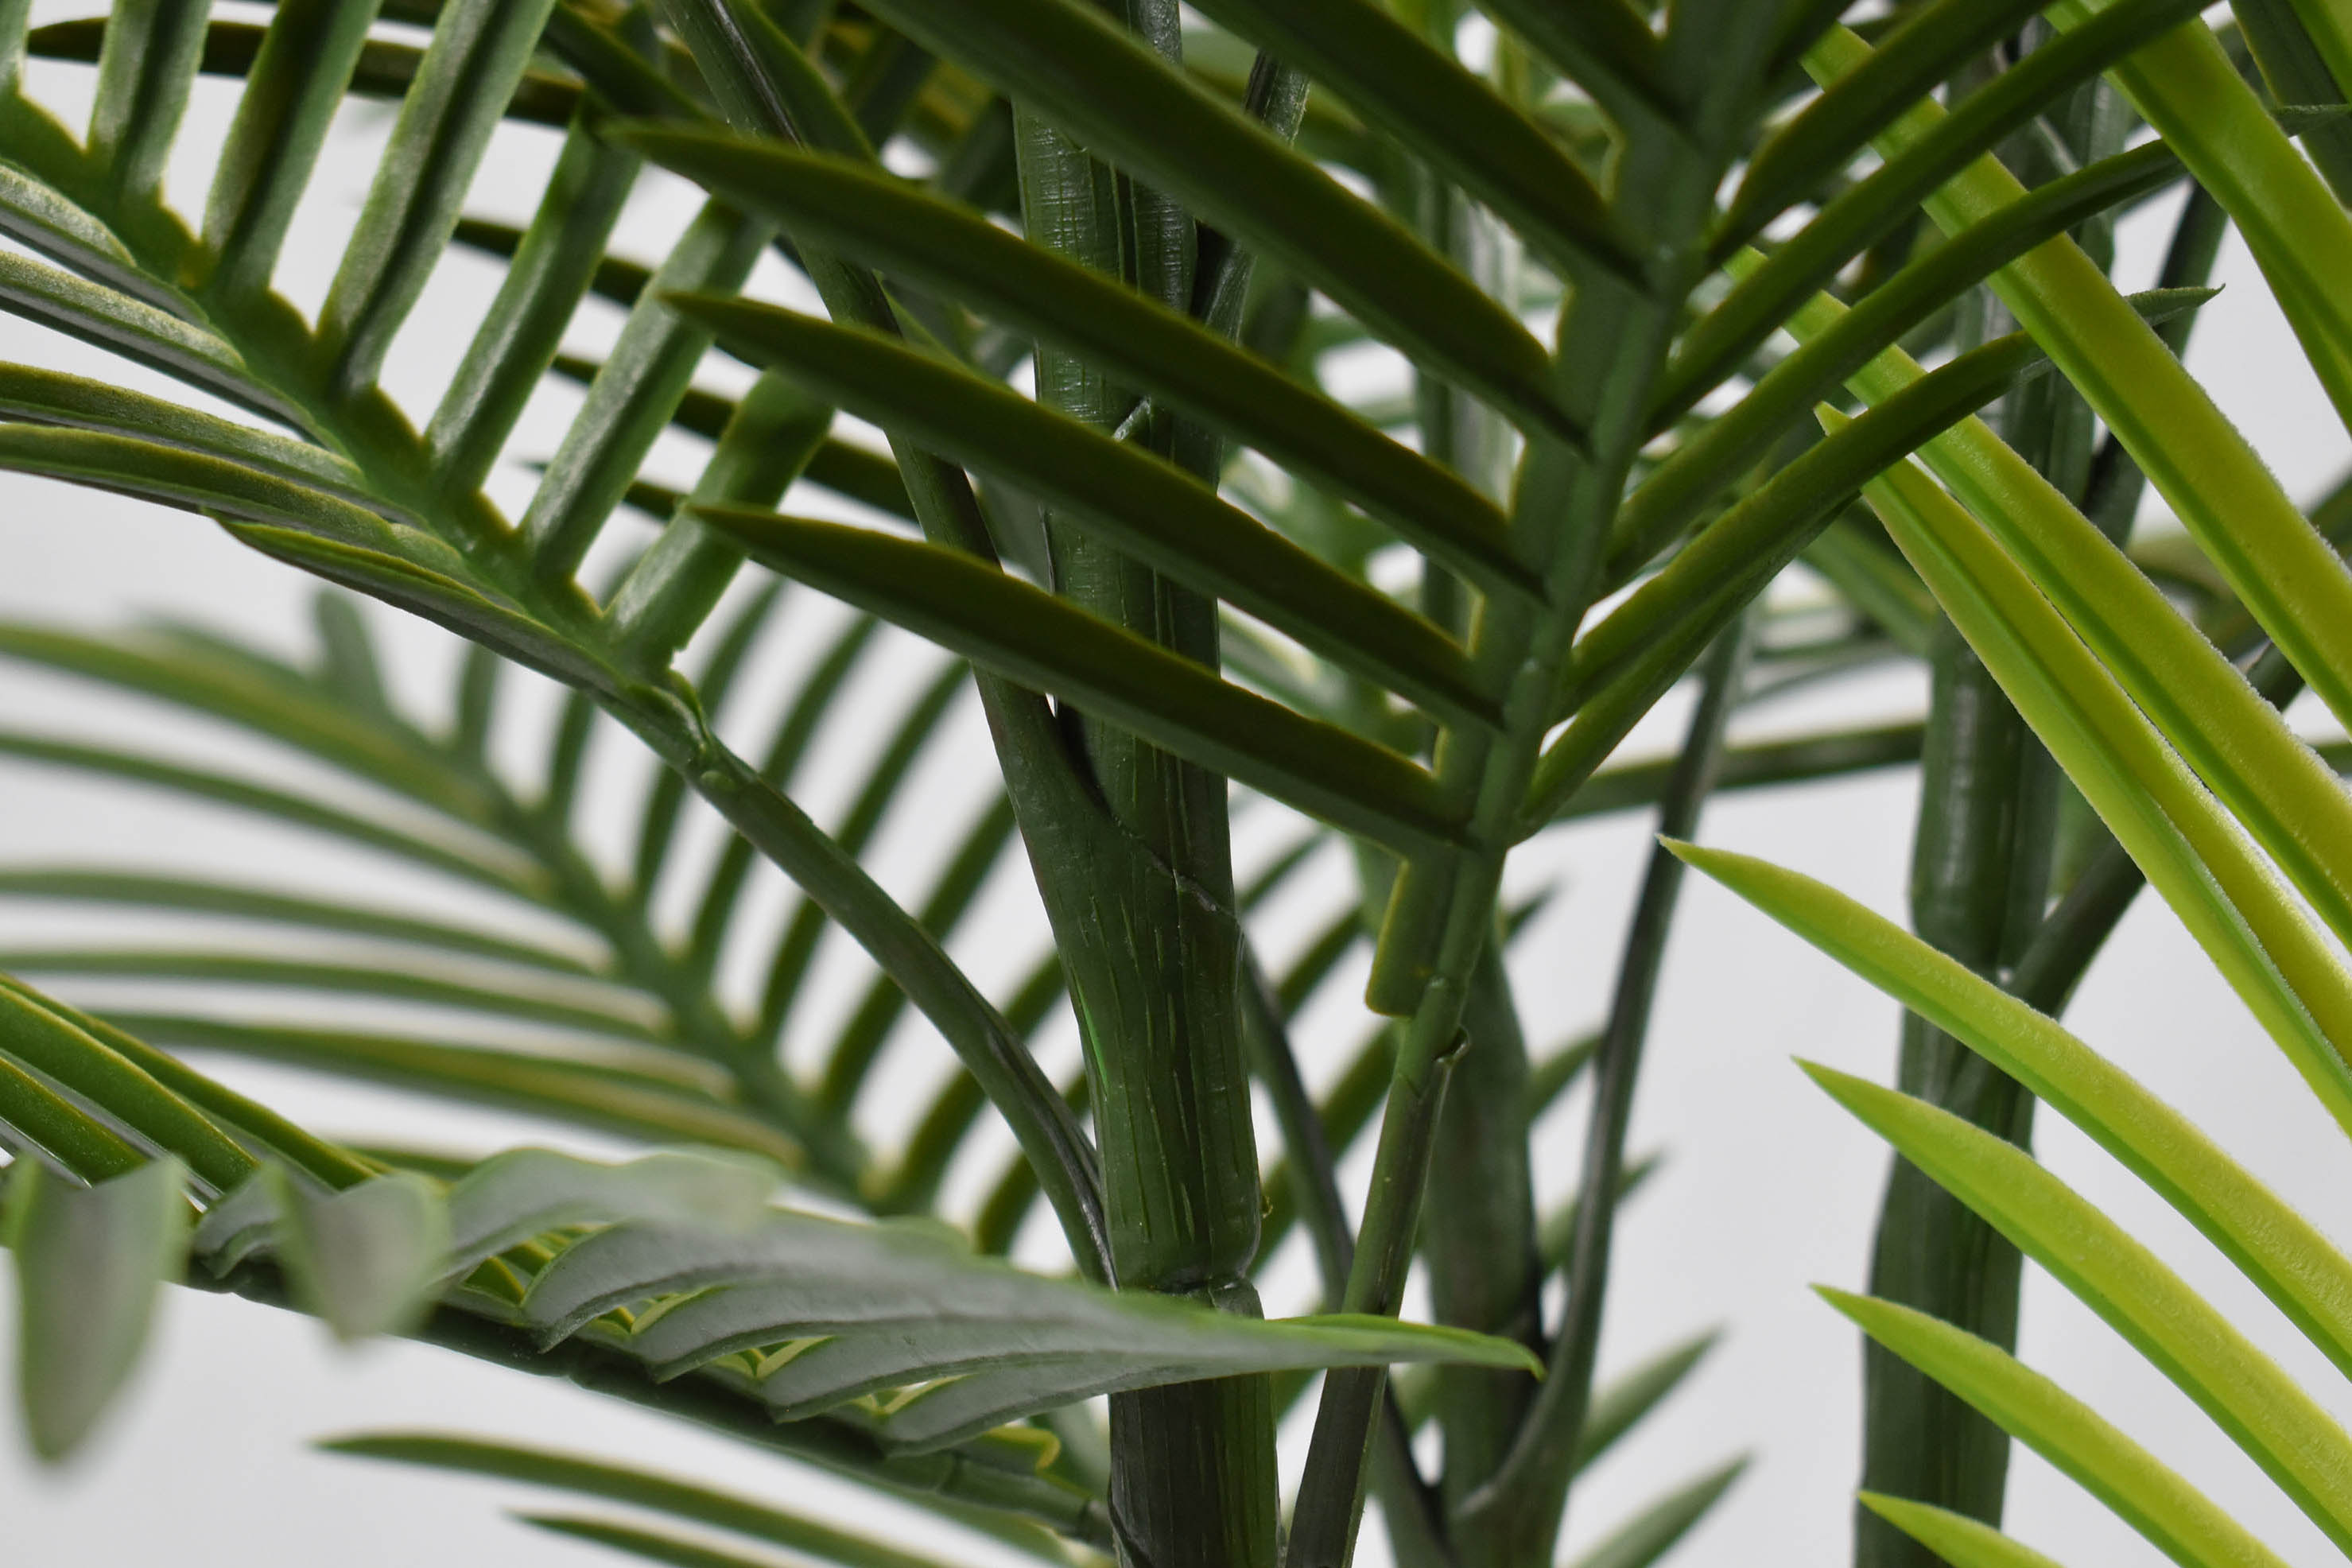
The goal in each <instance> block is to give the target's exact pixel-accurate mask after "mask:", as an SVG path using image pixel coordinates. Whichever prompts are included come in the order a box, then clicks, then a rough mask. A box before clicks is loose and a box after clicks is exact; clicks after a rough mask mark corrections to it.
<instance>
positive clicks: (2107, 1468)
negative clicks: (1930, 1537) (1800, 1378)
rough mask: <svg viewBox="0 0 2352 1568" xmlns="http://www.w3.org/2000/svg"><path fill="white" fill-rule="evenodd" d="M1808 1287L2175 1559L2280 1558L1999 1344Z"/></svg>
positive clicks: (2227, 1562) (1897, 1309)
mask: <svg viewBox="0 0 2352 1568" xmlns="http://www.w3.org/2000/svg"><path fill="white" fill-rule="evenodd" d="M1816 1289H1820V1290H1821V1294H1822V1296H1823V1297H1824V1298H1825V1299H1826V1300H1828V1301H1829V1304H1830V1305H1831V1306H1832V1307H1835V1308H1836V1309H1837V1310H1839V1311H1841V1312H1843V1313H1844V1314H1845V1315H1846V1316H1847V1317H1848V1318H1850V1319H1852V1320H1853V1321H1854V1322H1855V1323H1856V1324H1857V1325H1859V1326H1860V1327H1861V1329H1862V1331H1864V1333H1866V1334H1868V1335H1869V1336H1870V1337H1871V1338H1872V1339H1874V1340H1876V1341H1877V1342H1879V1343H1880V1344H1882V1345H1885V1347H1886V1348H1887V1349H1888V1350H1890V1351H1893V1352H1895V1354H1896V1355H1898V1356H1901V1357H1902V1358H1903V1359H1904V1360H1905V1361H1906V1362H1909V1363H1911V1364H1912V1365H1913V1366H1916V1367H1917V1368H1918V1369H1919V1370H1920V1371H1922V1372H1924V1373H1927V1375H1928V1376H1930V1377H1932V1378H1934V1379H1935V1380H1936V1381H1937V1383H1940V1384H1943V1385H1944V1386H1945V1387H1947V1388H1948V1389H1950V1390H1951V1391H1952V1392H1953V1393H1955V1394H1958V1395H1959V1396H1960V1397H1961V1398H1963V1399H1965V1400H1967V1401H1968V1402H1969V1404H1970V1405H1974V1406H1976V1407H1977V1409H1979V1410H1980V1411H1982V1412H1983V1413H1984V1414H1985V1415H1987V1416H1989V1417H1990V1419H1991V1420H1992V1421H1993V1422H1995V1423H1996V1424H1997V1425H1999V1426H2000V1428H2001V1430H2003V1431H2005V1432H2007V1433H2008V1434H2009V1435H2010V1436H2013V1437H2016V1438H2018V1439H2019V1440H2020V1441H2021V1442H2023V1443H2025V1444H2026V1445H2027V1446H2028V1447H2032V1449H2033V1451H2034V1452H2035V1453H2037V1454H2040V1455H2041V1456H2042V1458H2045V1459H2048V1460H2049V1461H2050V1462H2051V1463H2052V1464H2053V1465H2055V1466H2057V1467H2058V1468H2059V1469H2061V1470H2063V1471H2064V1472H2065V1473H2066V1474H2067V1475H2068V1476H2069V1477H2071V1478H2073V1479H2074V1481H2076V1482H2077V1483H2078V1484H2080V1485H2081V1486H2082V1487H2084V1489H2086V1490H2088V1491H2089V1492H2090V1493H2091V1494H2092V1495H2093V1496H2095V1497H2096V1498H2097V1499H2098V1500H2100V1501H2101V1502H2103V1503H2105V1504H2106V1505H2107V1507H2108V1508H2110V1509H2112V1510H2115V1512H2116V1514H2117V1515H2118V1516H2120V1517H2121V1518H2122V1519H2123V1520H2124V1521H2125V1522H2126V1523H2127V1524H2129V1525H2130V1526H2131V1527H2132V1528H2133V1529H2134V1530H2137V1531H2139V1532H2140V1533H2141V1534H2142V1535H2144V1536H2146V1537H2147V1539H2148V1541H2149V1542H2152V1543H2153V1544H2154V1545H2155V1546H2156V1547H2157V1549H2158V1551H2161V1552H2163V1553H2164V1554H2165V1555H2166V1556H2168V1557H2169V1558H2171V1559H2172V1560H2173V1561H2174V1562H2176V1563H2180V1564H2181V1565H2182V1568H2285V1564H2284V1563H2282V1562H2281V1561H2280V1559H2279V1558H2278V1557H2277V1556H2276V1555H2275V1554H2274V1553H2273V1552H2271V1550H2270V1549H2269V1548H2268V1547H2266V1546H2264V1545H2263V1543H2262V1542H2259V1541H2257V1540H2255V1539H2254V1538H2253V1536H2252V1534H2250V1533H2249V1532H2248V1531H2246V1529H2245V1527H2244V1526H2242V1525H2241V1524H2240V1523H2238V1521H2235V1520H2233V1519H2231V1517H2230V1516H2229V1514H2228V1513H2226V1512H2224V1511H2223V1510H2221V1509H2219V1508H2217V1507H2215V1506H2214V1505H2213V1502H2212V1501H2211V1500H2210V1499H2209V1498H2207V1497H2206V1496H2205V1495H2204V1494H2203V1493H2202V1492H2200V1491H2199V1490H2198V1489H2196V1488H2194V1487H2192V1486H2190V1485H2189V1483H2188V1481H2186V1480H2185V1479H2182V1478H2181V1477H2180V1476H2179V1474H2177V1473H2176V1472H2174V1471H2173V1470H2172V1469H2171V1468H2169V1467H2168V1466H2166V1465H2165V1464H2164V1463H2163V1461H2161V1460H2159V1459H2158V1458H2157V1457H2156V1456H2155V1455H2153V1454H2151V1453H2149V1452H2148V1451H2147V1449H2146V1448H2143V1447H2140V1446H2139V1445H2138V1444H2137V1443H2135V1442H2133V1441H2132V1440H2131V1438H2129V1437H2128V1436H2125V1435H2124V1433H2123V1431H2122V1430H2121V1429H2120V1428H2118V1427H2116V1426H2115V1425H2113V1424H2112V1423H2111V1422H2108V1421H2107V1420H2105V1418H2103V1417H2102V1416H2101V1415H2099V1414H2098V1413H2097V1412H2096V1411H2095V1410H2093V1409H2092V1408H2091V1407H2090V1406H2088V1405H2084V1404H2083V1403H2082V1401H2080V1400H2078V1399H2075V1398H2074V1396H2072V1395H2071V1394H2067V1393H2066V1391H2065V1390H2063V1389H2062V1388H2060V1387H2059V1386H2058V1385H2057V1384H2054V1383H2053V1382H2051V1381H2050V1380H2049V1379H2048V1378H2046V1377H2043V1376H2042V1374H2041V1373H2037V1372H2035V1371H2033V1370H2032V1368H2030V1367H2028V1366H2026V1365H2025V1364H2024V1363H2021V1362H2020V1361H2019V1360H2018V1359H2017V1358H2016V1357H2014V1356H2012V1355H2011V1354H2010V1353H2009V1352H2006V1351H2004V1350H2002V1349H2001V1348H2000V1346H1998V1345H1995V1344H1993V1343H1991V1342H1989V1341H1986V1340H1981V1339H1979V1338H1978V1337H1977V1336H1976V1335H1974V1334H1971V1333H1969V1332H1968V1331H1966V1330H1963V1329H1957V1328H1954V1327H1953V1326H1952V1325H1951V1324H1949V1323H1947V1322H1944V1321H1941V1320H1940V1319H1937V1318H1932V1317H1930V1316H1928V1315H1927V1313H1925V1312H1921V1311H1916V1310H1913V1309H1911V1308H1909V1307H1904V1306H1900V1305H1897V1304H1896V1303H1895V1302H1892V1301H1878V1300H1871V1299H1870V1298H1868V1297H1865V1296H1854V1295H1849V1294H1848V1293H1847V1292H1845V1291H1843V1290H1832V1289H1826V1288H1823V1287H1816ZM1896 1522H1897V1523H1900V1522H1901V1521H1896Z"/></svg>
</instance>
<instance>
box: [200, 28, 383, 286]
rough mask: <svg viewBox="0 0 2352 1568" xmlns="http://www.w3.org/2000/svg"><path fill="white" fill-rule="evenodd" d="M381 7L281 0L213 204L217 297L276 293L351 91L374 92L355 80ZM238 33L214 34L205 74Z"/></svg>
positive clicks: (208, 232) (209, 207)
mask: <svg viewBox="0 0 2352 1568" xmlns="http://www.w3.org/2000/svg"><path fill="white" fill-rule="evenodd" d="M375 9H376V8H375V5H374V4H373V0H278V15H277V16H275V17H273V18H271V20H270V24H269V31H268V34H267V35H266V36H265V37H263V38H262V39H261V42H260V46H259V48H258V50H257V52H256V53H254V54H253V55H252V56H251V57H249V58H250V60H251V65H250V72H251V74H250V77H249V79H247V83H246V89H245V92H244V94H243V95H242V96H241V97H239V98H238V100H237V103H236V120H235V121H232V122H231V123H230V125H229V132H228V141H227V142H226V145H224V146H223V148H222V149H221V158H220V164H219V167H218V168H217V170H216V171H215V173H214V175H213V186H212V195H211V196H210V197H209V198H208V199H207V200H206V201H205V234H204V238H205V247H206V248H207V249H208V250H210V251H211V252H212V255H213V257H214V258H215V259H214V262H213V268H212V274H211V276H210V277H209V278H207V279H205V286H206V288H207V289H210V290H213V291H215V292H217V293H220V294H223V295H226V296H228V297H230V298H236V297H239V296H243V295H247V294H252V293H256V292H258V291H259V290H261V289H267V288H268V286H269V280H270V277H271V274H272V273H273V272H275V271H276V269H277V265H278V249H279V247H281V246H282V245H284V244H285V241H286V231H287V228H288V226H289V225H290V224H291V223H292V222H293V219H294V208H295V205H296V204H297V203H299V201H300V200H301V198H302V190H303V187H304V185H305V184H308V183H309V180H310V169H311V166H312V165H313V164H314V163H317V162H318V157H319V151H320V148H321V147H322V146H324V145H325V143H326V139H327V128H328V126H329V125H330V124H331V123H332V121H333V120H334V115H335V110H338V109H340V108H341V106H342V100H343V92H344V89H345V88H346V86H350V87H352V88H353V89H358V90H365V88H364V86H363V85H362V82H355V81H353V80H352V71H353V69H354V68H356V67H358V65H359V63H360V59H361V55H362V50H365V49H366V48H367V47H368V36H367V34H368V24H369V23H370V22H372V21H373V20H374V18H375ZM233 26H237V24H234V23H219V22H215V23H213V24H212V25H211V26H210V27H209V28H207V29H206V32H205V53H204V60H203V66H204V68H205V69H206V70H211V71H217V70H218V69H220V66H219V65H218V64H217V63H216V62H215V54H216V52H217V51H218V49H219V47H220V45H221V44H222V43H224V42H226V37H225V36H224V33H223V29H224V28H225V27H233ZM379 47H380V46H379Z"/></svg>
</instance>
